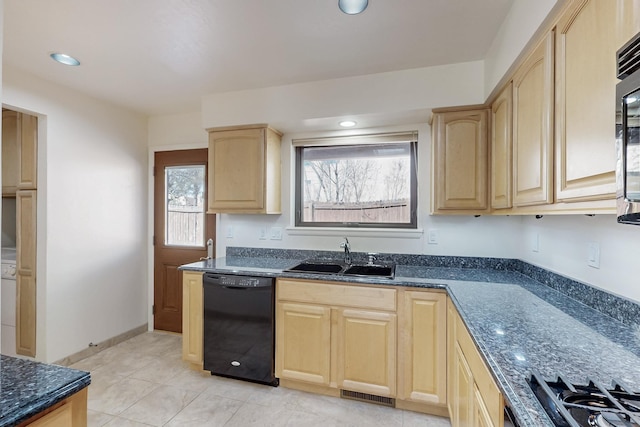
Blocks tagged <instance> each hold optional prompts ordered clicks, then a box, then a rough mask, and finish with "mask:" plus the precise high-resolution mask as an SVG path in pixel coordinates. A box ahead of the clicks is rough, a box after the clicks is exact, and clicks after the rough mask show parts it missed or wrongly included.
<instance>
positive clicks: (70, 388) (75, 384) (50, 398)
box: [0, 372, 91, 427]
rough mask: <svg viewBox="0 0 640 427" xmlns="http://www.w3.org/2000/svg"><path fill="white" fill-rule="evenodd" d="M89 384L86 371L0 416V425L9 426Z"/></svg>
mask: <svg viewBox="0 0 640 427" xmlns="http://www.w3.org/2000/svg"><path fill="white" fill-rule="evenodd" d="M90 384H91V374H90V373H88V372H87V373H86V375H84V376H82V377H80V378H78V379H77V380H75V381H72V382H71V383H69V384H67V385H65V386H64V387H61V388H59V389H57V390H55V391H54V392H51V393H48V394H46V395H45V396H42V397H41V398H39V399H37V400H36V401H31V402H27V403H26V404H25V405H24V406H23V407H21V408H19V409H17V410H15V411H13V413H11V414H9V416H8V417H3V418H0V427H10V426H14V425H17V424H19V423H21V422H23V421H26V420H28V419H29V418H31V417H33V416H34V415H37V414H39V413H40V412H42V411H44V410H46V409H48V408H50V407H51V406H53V405H55V404H56V403H59V402H62V401H63V400H64V399H66V398H68V397H70V396H72V395H74V394H75V393H77V392H79V391H80V390H82V389H84V388H87V387H89V385H90Z"/></svg>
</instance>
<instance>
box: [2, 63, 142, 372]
mask: <svg viewBox="0 0 640 427" xmlns="http://www.w3.org/2000/svg"><path fill="white" fill-rule="evenodd" d="M3 87H4V94H3V102H4V103H5V104H7V105H10V106H12V107H16V108H17V109H23V110H26V111H29V112H32V113H35V114H36V115H38V117H39V118H40V124H39V132H40V133H39V141H38V142H39V153H38V160H39V165H38V167H39V176H38V225H37V226H38V230H37V238H38V277H37V282H38V324H37V327H38V343H37V345H38V353H37V359H39V360H44V361H54V360H57V359H60V358H63V357H65V356H68V355H69V354H72V353H75V352H77V351H80V350H83V349H85V348H86V347H87V345H88V344H89V343H90V342H94V343H96V342H100V341H102V340H105V339H108V338H111V337H113V336H116V335H118V334H120V333H123V332H125V331H128V330H131V329H133V328H136V327H139V326H141V325H143V324H145V323H146V322H147V311H148V305H147V287H146V284H147V275H146V272H145V268H144V267H143V266H145V265H146V261H147V253H146V249H147V240H146V236H147V234H146V230H147V227H146V225H147V222H146V221H147V210H146V207H147V204H146V200H147V173H146V172H147V120H146V118H145V117H144V116H141V115H138V114H134V113H131V112H127V111H125V110H123V109H122V108H119V107H116V106H113V105H109V104H106V103H104V102H101V101H98V100H95V99H93V98H89V97H87V96H85V95H81V94H79V93H76V92H73V91H69V90H68V89H66V88H64V87H61V86H57V85H54V84H51V83H49V82H46V81H43V80H40V79H38V78H35V77H33V76H30V75H27V74H25V73H24V72H22V71H18V70H15V69H11V68H7V67H5V70H4V78H3Z"/></svg>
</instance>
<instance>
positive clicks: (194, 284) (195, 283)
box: [182, 271, 204, 366]
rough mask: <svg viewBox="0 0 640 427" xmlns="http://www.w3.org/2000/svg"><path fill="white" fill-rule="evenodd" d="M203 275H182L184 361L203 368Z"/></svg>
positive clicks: (192, 273) (199, 273)
mask: <svg viewBox="0 0 640 427" xmlns="http://www.w3.org/2000/svg"><path fill="white" fill-rule="evenodd" d="M203 299H204V296H203V285H202V273H201V272H195V271H185V272H183V273H182V359H183V360H186V361H187V362H191V363H194V364H196V365H200V366H202V363H203V354H202V346H203V340H204V306H203Z"/></svg>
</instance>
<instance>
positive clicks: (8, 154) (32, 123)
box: [2, 110, 38, 196]
mask: <svg viewBox="0 0 640 427" xmlns="http://www.w3.org/2000/svg"><path fill="white" fill-rule="evenodd" d="M37 146H38V118H37V117H35V116H32V115H29V114H25V113H19V112H17V111H12V110H2V195H3V196H15V195H16V191H17V190H18V189H20V190H34V189H35V188H36V187H37V159H36V156H37V152H38V151H37Z"/></svg>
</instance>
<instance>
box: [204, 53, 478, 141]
mask: <svg viewBox="0 0 640 427" xmlns="http://www.w3.org/2000/svg"><path fill="white" fill-rule="evenodd" d="M483 81H484V80H483V63H482V61H476V62H466V63H461V64H451V65H443V66H439V67H429V68H417V69H412V70H404V71H395V72H389V73H380V74H370V75H366V76H357V77H349V78H342V79H333V80H324V81H318V82H311V83H300V84H293V85H286V86H277V87H269V88H265V89H256V90H245V91H237V92H226V93H216V94H211V95H206V96H204V97H203V98H202V127H203V128H208V127H215V126H229V125H240V124H250V123H269V124H270V125H271V126H273V127H275V128H276V129H278V130H280V131H281V132H284V133H289V132H305V131H308V130H309V129H312V128H313V127H314V126H313V125H314V124H315V123H317V122H318V121H322V120H323V119H331V118H334V117H341V116H344V115H350V116H354V115H368V114H373V115H376V116H377V117H378V118H379V119H382V116H385V115H391V116H397V115H398V114H399V113H408V112H411V111H416V110H421V111H427V112H428V111H429V110H430V109H431V108H435V107H446V106H452V105H467V104H480V103H482V102H484V92H483V88H482V85H483ZM425 121H426V118H425ZM335 123H337V121H333V125H334V126H335ZM378 125H379V124H378Z"/></svg>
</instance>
